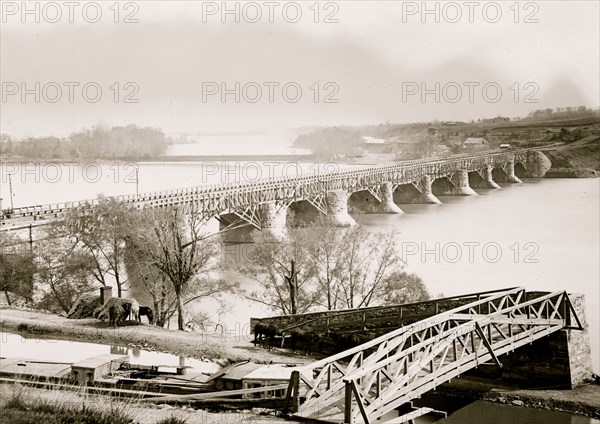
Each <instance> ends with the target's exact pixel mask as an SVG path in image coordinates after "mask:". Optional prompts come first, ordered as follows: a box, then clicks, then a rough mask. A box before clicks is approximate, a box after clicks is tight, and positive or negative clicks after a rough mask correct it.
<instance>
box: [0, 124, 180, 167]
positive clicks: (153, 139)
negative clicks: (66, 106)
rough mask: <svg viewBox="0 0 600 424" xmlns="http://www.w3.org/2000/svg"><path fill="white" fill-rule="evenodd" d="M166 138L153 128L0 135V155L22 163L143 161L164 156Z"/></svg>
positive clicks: (126, 127) (114, 128) (94, 129)
mask: <svg viewBox="0 0 600 424" xmlns="http://www.w3.org/2000/svg"><path fill="white" fill-rule="evenodd" d="M168 144H169V139H168V138H167V137H166V136H165V134H164V133H163V132H162V131H161V130H159V129H156V128H150V127H138V126H136V125H127V126H123V127H119V126H117V127H112V128H103V127H92V128H90V129H84V130H82V131H79V132H74V133H72V134H71V135H70V136H69V137H67V138H57V137H28V138H25V139H22V140H16V139H13V138H11V137H10V136H9V135H7V134H2V135H1V136H0V155H2V156H6V157H16V158H20V159H26V160H76V159H119V158H132V159H133V158H144V157H151V156H157V155H161V154H164V153H165V151H166V149H167V146H168Z"/></svg>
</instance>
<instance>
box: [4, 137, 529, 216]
mask: <svg viewBox="0 0 600 424" xmlns="http://www.w3.org/2000/svg"><path fill="white" fill-rule="evenodd" d="M529 150H533V149H522V150H518V151H511V152H506V151H504V150H502V151H488V152H485V153H479V154H467V155H455V156H450V157H447V158H443V159H434V160H431V159H419V160H413V161H404V162H398V163H394V164H387V165H375V166H369V165H365V166H361V167H357V168H348V169H343V170H329V171H317V172H311V173H306V174H301V175H299V176H295V177H288V176H277V177H271V178H265V179H260V180H255V181H253V182H227V183H223V184H212V185H208V186H206V185H204V186H195V187H186V188H180V189H172V190H163V191H155V192H146V193H141V194H139V195H133V194H131V195H118V196H112V198H114V199H116V200H118V201H122V202H126V203H134V204H135V203H141V202H144V201H148V200H153V199H159V198H165V197H175V198H176V197H182V196H203V195H209V194H222V193H226V192H228V191H232V190H236V191H239V190H246V191H261V190H264V187H266V186H272V187H275V186H281V187H300V188H307V187H308V186H310V185H313V184H315V183H326V184H328V185H330V186H335V187H337V186H339V185H340V183H343V182H344V181H347V180H348V178H358V179H360V178H369V177H375V176H377V175H381V174H382V173H394V172H397V173H399V175H402V176H404V177H405V179H406V178H410V176H411V175H412V176H414V175H417V174H419V173H421V174H425V173H428V174H438V173H440V172H441V173H443V172H450V171H452V170H453V169H456V168H457V167H458V166H462V167H464V166H466V165H467V164H468V163H473V161H474V160H477V159H478V160H480V162H479V163H478V164H476V165H473V166H474V167H477V166H484V165H485V164H488V163H492V162H493V161H494V160H497V159H499V158H504V159H505V160H508V159H511V158H513V157H514V156H515V155H520V154H523V153H526V152H527V151H529ZM97 204H98V200H97V199H89V200H82V201H75V202H64V203H57V204H48V205H35V206H25V207H17V208H14V209H11V210H8V209H3V210H2V211H0V219H6V218H20V217H27V216H35V215H43V214H52V213H62V212H64V211H66V210H69V209H74V208H89V207H93V206H95V205H97Z"/></svg>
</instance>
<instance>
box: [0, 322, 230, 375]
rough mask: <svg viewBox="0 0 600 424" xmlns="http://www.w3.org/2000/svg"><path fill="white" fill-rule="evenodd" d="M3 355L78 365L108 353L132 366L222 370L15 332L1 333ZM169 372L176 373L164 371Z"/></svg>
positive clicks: (135, 350) (134, 350)
mask: <svg viewBox="0 0 600 424" xmlns="http://www.w3.org/2000/svg"><path fill="white" fill-rule="evenodd" d="M0 338H1V339H0V356H2V357H6V358H25V359H33V360H38V361H56V362H78V361H82V360H84V359H88V358H92V357H94V356H98V355H104V354H107V353H112V354H117V355H129V360H130V362H131V363H132V364H139V365H164V366H180V365H186V366H189V367H190V368H189V370H192V371H194V372H198V373H206V374H212V373H214V372H216V371H218V370H219V369H220V368H221V367H220V366H219V365H218V364H216V363H214V362H209V361H201V360H198V359H194V358H186V357H184V356H176V355H171V354H168V353H162V352H153V351H150V350H145V349H139V348H137V347H129V346H119V345H106V344H99V343H85V342H76V341H70V340H53V339H46V338H40V337H33V336H27V335H21V334H15V333H7V332H1V333H0ZM165 370H167V371H173V370H172V369H170V368H165Z"/></svg>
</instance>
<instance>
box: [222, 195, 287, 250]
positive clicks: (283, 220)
mask: <svg viewBox="0 0 600 424" xmlns="http://www.w3.org/2000/svg"><path fill="white" fill-rule="evenodd" d="M218 220H219V231H220V232H221V235H222V239H223V241H224V242H225V243H229V244H235V243H251V242H252V236H253V234H254V233H255V232H256V231H260V230H262V231H266V232H268V233H270V234H271V235H272V236H273V237H275V238H277V239H284V238H285V237H286V236H287V208H286V207H285V206H282V205H278V204H277V203H276V202H265V203H262V204H260V205H258V207H257V208H256V210H255V214H254V215H252V214H249V215H248V216H246V215H244V216H242V215H240V214H237V213H227V214H223V215H221V216H220V217H219V218H218ZM253 220H255V222H254V223H251V222H249V221H253ZM259 228H260V230H259Z"/></svg>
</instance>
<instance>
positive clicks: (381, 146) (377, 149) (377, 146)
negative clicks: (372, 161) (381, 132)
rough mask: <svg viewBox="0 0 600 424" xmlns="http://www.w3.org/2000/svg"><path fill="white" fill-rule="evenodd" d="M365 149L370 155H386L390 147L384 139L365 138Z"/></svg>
mask: <svg viewBox="0 0 600 424" xmlns="http://www.w3.org/2000/svg"><path fill="white" fill-rule="evenodd" d="M362 139H363V145H362V147H363V149H364V150H365V151H366V152H369V153H384V152H385V151H386V150H387V149H388V146H387V144H386V141H385V140H384V139H382V138H375V137H369V136H363V138H362Z"/></svg>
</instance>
